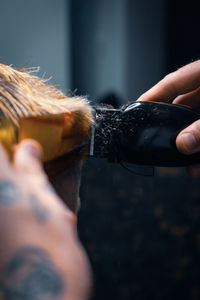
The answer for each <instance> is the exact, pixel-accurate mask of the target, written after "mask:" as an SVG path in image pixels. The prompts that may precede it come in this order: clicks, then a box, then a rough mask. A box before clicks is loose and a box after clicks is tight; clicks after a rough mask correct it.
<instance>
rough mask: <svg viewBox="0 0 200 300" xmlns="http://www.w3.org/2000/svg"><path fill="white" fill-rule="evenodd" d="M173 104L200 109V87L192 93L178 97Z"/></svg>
mask: <svg viewBox="0 0 200 300" xmlns="http://www.w3.org/2000/svg"><path fill="white" fill-rule="evenodd" d="M173 103H174V104H182V105H188V106H190V107H192V108H195V109H197V108H199V107H200V87H199V88H197V89H196V90H194V91H192V92H190V93H187V94H184V95H181V96H178V97H176V99H174V101H173Z"/></svg>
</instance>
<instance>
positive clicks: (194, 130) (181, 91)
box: [138, 60, 200, 177]
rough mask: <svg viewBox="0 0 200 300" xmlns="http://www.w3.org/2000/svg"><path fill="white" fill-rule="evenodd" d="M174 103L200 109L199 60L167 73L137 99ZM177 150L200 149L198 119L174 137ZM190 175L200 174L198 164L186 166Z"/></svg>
mask: <svg viewBox="0 0 200 300" xmlns="http://www.w3.org/2000/svg"><path fill="white" fill-rule="evenodd" d="M173 98H174V100H173V103H175V104H183V105H188V106H190V107H192V108H193V109H196V110H200V60H198V61H195V62H193V63H191V64H188V65H186V66H184V67H182V68H180V69H179V70H177V71H175V72H173V73H170V74H168V75H167V76H166V77H165V78H164V79H162V80H161V81H160V82H158V83H157V84H156V85H155V86H153V87H152V88H151V89H150V90H149V91H147V92H146V93H144V94H143V95H141V96H140V97H139V99H138V101H162V102H167V101H170V100H171V99H173ZM176 146H177V148H178V150H179V151H180V152H182V153H184V154H192V153H195V152H198V151H200V120H198V121H196V122H194V123H193V124H191V125H190V126H189V127H187V128H186V129H184V130H183V131H182V132H181V133H180V134H179V135H178V137H177V139H176ZM187 171H188V174H189V175H190V176H191V177H197V176H198V175H199V174H200V167H199V166H190V167H188V168H187Z"/></svg>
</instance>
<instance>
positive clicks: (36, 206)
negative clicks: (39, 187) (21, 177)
mask: <svg viewBox="0 0 200 300" xmlns="http://www.w3.org/2000/svg"><path fill="white" fill-rule="evenodd" d="M30 204H31V208H32V210H33V213H34V216H35V218H36V220H37V221H38V223H40V224H44V223H46V221H47V219H48V216H49V212H48V209H47V208H46V207H45V206H44V205H42V204H41V203H40V202H39V201H38V198H37V196H36V195H34V194H31V195H30Z"/></svg>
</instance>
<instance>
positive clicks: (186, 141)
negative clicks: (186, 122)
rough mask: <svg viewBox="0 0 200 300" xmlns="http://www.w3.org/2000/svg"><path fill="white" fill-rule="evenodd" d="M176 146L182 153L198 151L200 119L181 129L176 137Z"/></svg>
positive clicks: (199, 144)
mask: <svg viewBox="0 0 200 300" xmlns="http://www.w3.org/2000/svg"><path fill="white" fill-rule="evenodd" d="M176 146H177V148H178V150H179V151H180V152H182V153H183V154H193V153H196V152H198V151H200V120H198V121H196V122H194V123H192V124H191V125H190V126H188V127H187V128H185V129H184V130H182V131H181V132H180V133H179V135H178V136H177V138H176Z"/></svg>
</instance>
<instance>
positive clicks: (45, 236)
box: [0, 140, 90, 300]
mask: <svg viewBox="0 0 200 300" xmlns="http://www.w3.org/2000/svg"><path fill="white" fill-rule="evenodd" d="M40 156H41V150H40V147H39V145H38V144H37V143H36V142H34V141H31V140H26V141H24V142H22V143H21V144H20V145H19V146H18V147H17V149H16V151H15V155H14V161H13V164H11V163H10V162H9V160H8V158H7V155H6V153H5V152H4V149H3V148H2V147H0V245H1V256H0V277H1V289H0V299H7V298H9V299H11V298H12V299H14V298H15V296H16V295H18V298H19V299H22V298H23V299H24V298H26V299H43V298H44V299H47V298H48V299H50V298H51V299H59V300H62V299H75V300H80V299H87V297H88V290H89V285H90V271H89V266H88V262H87V258H86V256H85V253H84V251H83V249H82V247H81V246H80V243H79V241H78V238H77V233H76V216H75V215H74V214H73V213H72V212H71V211H70V210H69V209H68V207H67V206H66V205H65V204H64V203H63V202H62V200H61V199H60V198H59V197H58V196H57V195H56V193H55V192H54V189H53V188H52V186H51V185H50V184H49V182H48V180H47V176H46V175H45V173H44V172H43V168H42V164H41V161H40ZM73 188H75V189H76V190H77V187H76V184H75V183H73V187H72V188H71V189H73ZM71 192H72V193H74V192H73V190H71ZM74 194H75V193H74ZM69 196H70V195H69Z"/></svg>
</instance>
